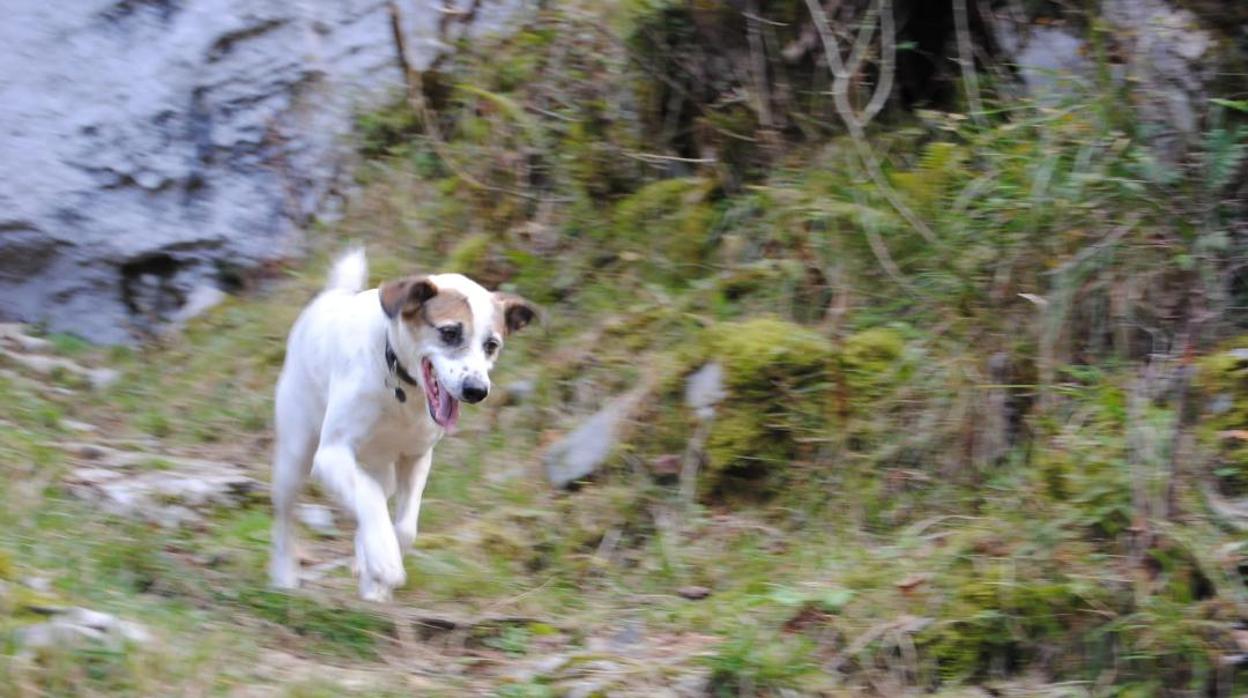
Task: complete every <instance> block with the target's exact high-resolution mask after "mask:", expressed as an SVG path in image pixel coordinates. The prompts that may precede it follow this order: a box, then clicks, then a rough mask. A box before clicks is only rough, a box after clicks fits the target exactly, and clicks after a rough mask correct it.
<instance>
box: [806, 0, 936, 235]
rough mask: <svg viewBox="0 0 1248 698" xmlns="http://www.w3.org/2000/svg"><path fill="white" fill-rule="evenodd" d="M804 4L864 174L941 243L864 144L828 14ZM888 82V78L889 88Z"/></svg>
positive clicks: (814, 2) (813, 2) (810, 1)
mask: <svg viewBox="0 0 1248 698" xmlns="http://www.w3.org/2000/svg"><path fill="white" fill-rule="evenodd" d="M806 7H807V8H808V9H809V10H810V15H811V18H812V19H813V20H814V24H815V30H816V31H818V33H819V38H820V40H821V41H822V42H823V52H824V55H826V56H827V60H828V67H829V69H830V70H831V71H832V101H833V104H834V105H835V106H836V113H837V115H838V116H840V117H841V121H843V122H844V123H845V128H846V129H847V130H848V131H849V135H850V138H851V139H852V140H853V142H854V147H855V149H856V150H857V151H858V157H859V158H861V159H862V163H863V166H864V167H865V168H866V170H867V174H868V175H870V177H871V181H872V182H874V183H875V186H876V187H877V188H878V189H879V190H880V192H881V193H883V194H884V198H885V199H887V200H888V203H889V204H890V205H891V206H892V207H893V208H894V209H896V211H897V213H898V214H899V215H900V216H901V217H902V218H903V219H905V221H906V222H907V223H909V224H910V227H912V228H914V230H915V232H917V233H918V234H919V235H920V236H922V237H923V239H924V240H927V241H928V242H930V243H932V244H933V245H938V244H940V243H939V241H938V240H937V239H936V234H935V233H933V232H932V229H931V228H930V227H928V225H927V223H925V222H923V220H922V219H920V218H919V217H918V216H916V215H915V213H914V211H911V210H910V207H909V206H906V204H905V202H903V201H902V200H901V197H900V196H898V195H897V192H896V191H895V190H894V189H893V187H892V185H890V184H889V183H888V178H886V177H885V176H884V170H883V169H882V168H881V167H880V162H879V160H877V159H876V157H875V153H874V152H872V150H871V146H870V145H868V144H867V137H866V132H865V130H864V127H865V126H866V124H867V123H869V121H864V120H863V119H860V118H859V117H858V115H856V114H855V113H854V110H853V107H852V106H851V105H850V103H849V81H850V79H851V78H852V76H851V75H850V74H849V73H848V72H847V71H846V69H845V64H844V62H843V61H842V60H841V54H840V50H839V49H838V48H837V45H836V39H835V37H833V36H832V31H831V30H830V29H829V28H828V18H827V15H825V14H824V13H823V8H822V7H820V6H819V2H818V0H806ZM890 9H891V8H890ZM881 14H883V13H881ZM881 82H882V80H881ZM891 84H892V83H891V79H890V82H889V85H890V88H891ZM873 100H874V98H873Z"/></svg>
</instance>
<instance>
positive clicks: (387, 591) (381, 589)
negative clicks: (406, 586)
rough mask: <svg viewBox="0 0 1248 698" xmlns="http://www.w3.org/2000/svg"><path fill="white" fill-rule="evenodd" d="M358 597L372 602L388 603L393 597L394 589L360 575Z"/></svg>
mask: <svg viewBox="0 0 1248 698" xmlns="http://www.w3.org/2000/svg"><path fill="white" fill-rule="evenodd" d="M360 598H361V599H363V600H365V601H371V602H373V603H388V602H389V601H390V600H391V599H393V598H394V590H393V589H392V588H390V587H387V586H384V585H381V584H377V582H376V581H375V580H373V579H371V578H369V577H368V576H364V577H360Z"/></svg>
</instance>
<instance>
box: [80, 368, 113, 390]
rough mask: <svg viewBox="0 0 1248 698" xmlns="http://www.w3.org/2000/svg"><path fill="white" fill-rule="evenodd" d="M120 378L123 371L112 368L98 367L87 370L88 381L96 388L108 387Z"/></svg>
mask: <svg viewBox="0 0 1248 698" xmlns="http://www.w3.org/2000/svg"><path fill="white" fill-rule="evenodd" d="M118 378H121V373H120V372H118V371H114V370H113V369H111V368H96V369H91V370H89V371H88V372H87V382H89V383H90V384H91V387H92V388H94V389H96V390H103V389H105V388H107V387H108V386H110V385H112V384H113V383H116V382H117V379H118Z"/></svg>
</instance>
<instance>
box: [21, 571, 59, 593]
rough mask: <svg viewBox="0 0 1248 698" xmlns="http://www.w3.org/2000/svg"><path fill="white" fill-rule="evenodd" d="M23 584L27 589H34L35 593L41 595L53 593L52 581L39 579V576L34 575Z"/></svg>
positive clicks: (24, 580)
mask: <svg viewBox="0 0 1248 698" xmlns="http://www.w3.org/2000/svg"><path fill="white" fill-rule="evenodd" d="M22 584H24V585H25V586H26V588H27V589H33V590H34V591H37V592H40V593H45V594H46V593H47V592H50V591H52V581H51V580H50V579H48V578H47V577H38V576H33V575H32V576H30V577H26V578H25V579H23V580H22Z"/></svg>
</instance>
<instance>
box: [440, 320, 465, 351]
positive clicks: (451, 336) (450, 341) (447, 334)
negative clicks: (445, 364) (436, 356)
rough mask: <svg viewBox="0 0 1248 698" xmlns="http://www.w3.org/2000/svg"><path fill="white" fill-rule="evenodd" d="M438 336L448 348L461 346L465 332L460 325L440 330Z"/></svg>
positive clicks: (448, 326)
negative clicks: (460, 342) (460, 341)
mask: <svg viewBox="0 0 1248 698" xmlns="http://www.w3.org/2000/svg"><path fill="white" fill-rule="evenodd" d="M438 334H439V335H441V337H442V343H443V344H446V345H448V346H452V347H453V346H455V345H457V344H459V340H460V339H463V335H464V330H463V328H462V327H460V326H459V325H447V326H446V327H440V328H438Z"/></svg>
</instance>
